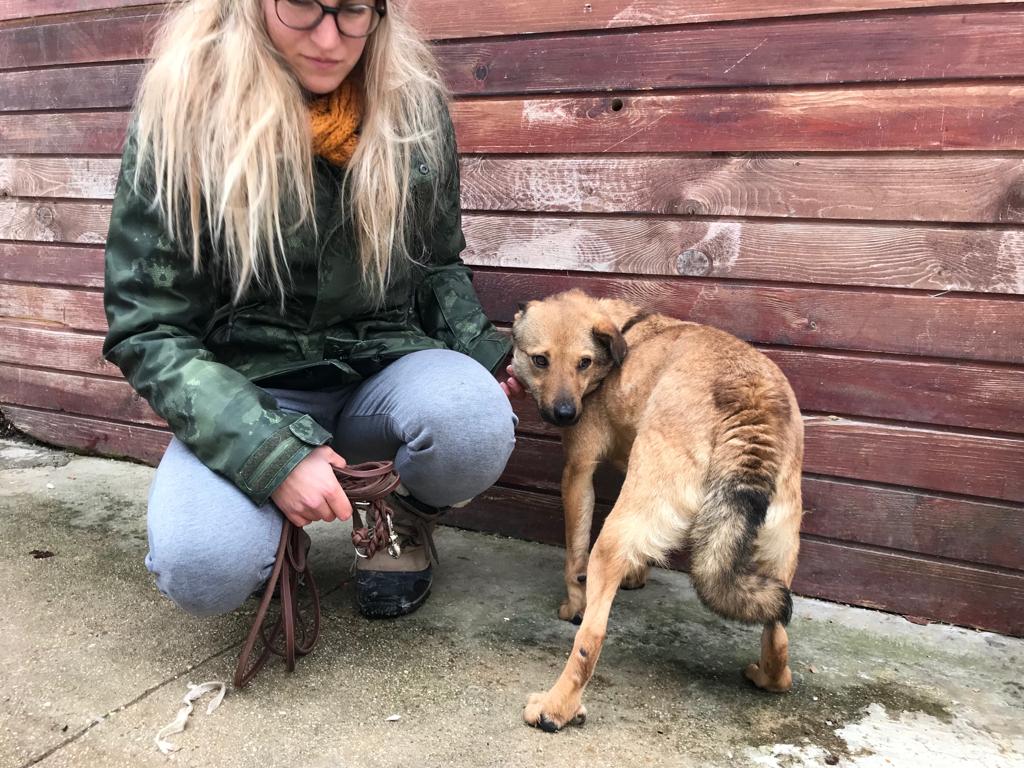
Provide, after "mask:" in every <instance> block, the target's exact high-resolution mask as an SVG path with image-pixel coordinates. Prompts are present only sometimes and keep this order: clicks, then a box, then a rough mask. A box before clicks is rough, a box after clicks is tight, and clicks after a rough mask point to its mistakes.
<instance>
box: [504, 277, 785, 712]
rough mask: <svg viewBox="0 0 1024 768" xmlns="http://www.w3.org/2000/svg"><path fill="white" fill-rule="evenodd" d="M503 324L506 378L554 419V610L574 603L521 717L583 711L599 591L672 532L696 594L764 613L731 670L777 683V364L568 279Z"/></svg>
mask: <svg viewBox="0 0 1024 768" xmlns="http://www.w3.org/2000/svg"><path fill="white" fill-rule="evenodd" d="M624 327H626V330H625V332H624V333H620V330H621V329H623V328H624ZM513 337H514V342H515V353H514V358H513V369H514V371H515V374H516V377H517V378H518V379H519V380H520V381H521V382H523V383H524V384H525V385H526V386H527V387H528V388H529V390H530V392H531V394H532V395H533V397H534V399H535V400H536V401H537V405H538V407H539V408H540V412H541V415H542V417H543V418H545V419H546V420H548V421H551V422H552V423H554V424H556V426H561V427H562V428H563V433H562V435H563V446H564V449H565V470H564V473H563V475H562V498H563V503H564V506H565V534H566V542H565V543H566V560H565V585H566V590H567V592H568V595H567V597H566V600H565V601H564V602H563V603H562V606H561V607H560V608H559V612H558V614H559V616H560V617H561V618H562V619H567V620H574V619H575V620H577V621H579V619H580V617H581V616H582V625H581V626H580V629H579V632H577V634H576V640H575V643H574V645H573V650H572V654H571V655H570V657H569V661H568V663H567V664H566V667H565V670H564V671H563V672H562V675H561V677H560V678H559V679H558V681H557V682H556V684H555V685H554V687H553V688H552V689H551V690H549V691H547V692H545V693H543V694H533V695H532V696H531V697H530V700H529V703H528V704H527V707H526V710H525V711H524V718H525V719H526V721H527V722H528V723H530V724H531V725H538V726H540V727H542V728H544V729H545V730H556V729H558V728H561V727H562V726H564V725H565V724H567V723H570V722H573V721H577V722H578V721H581V720H582V719H583V718H584V717H585V710H584V709H583V706H582V704H581V700H582V695H583V690H584V688H585V687H586V685H587V682H588V681H589V680H590V676H591V675H592V674H593V670H594V666H595V665H596V664H597V659H598V656H599V655H600V652H601V646H602V643H603V642H604V637H605V631H606V628H607V623H608V613H609V611H610V609H611V604H612V600H613V599H614V597H615V593H616V592H617V590H618V589H619V588H620V586H622V587H627V588H629V587H636V586H642V584H643V581H644V579H645V578H646V570H647V566H648V563H651V562H656V563H664V562H665V560H666V559H667V557H668V555H669V553H670V552H672V551H673V550H675V549H678V548H679V547H680V546H682V545H684V544H689V545H690V546H691V548H692V552H693V557H692V565H691V578H692V580H693V582H694V587H695V588H696V590H697V593H698V595H699V596H700V598H701V600H702V601H703V602H704V603H705V605H707V606H708V607H709V608H711V609H712V610H713V611H715V612H716V613H719V614H720V615H723V616H726V617H727V618H733V619H738V620H740V621H746V622H750V623H760V624H763V625H764V632H763V634H762V642H761V657H760V659H759V661H758V662H756V663H753V664H750V665H749V666H748V667H747V669H746V675H747V677H748V678H749V679H750V680H751V681H753V682H754V683H755V684H756V685H757V686H759V687H761V688H764V689H767V690H771V691H785V690H788V689H789V687H790V685H791V682H792V676H791V674H790V671H789V666H788V640H787V637H786V630H785V628H784V624H785V623H786V622H787V621H788V620H789V611H790V610H791V602H790V595H789V589H788V587H789V584H790V582H791V581H792V578H793V573H794V571H795V570H796V561H797V550H798V547H799V530H800V518H801V514H802V507H801V500H800V467H801V463H802V460H803V423H802V421H801V418H800V411H799V407H798V405H797V402H796V397H795V396H794V394H793V391H792V389H791V388H790V386H789V383H788V382H787V381H786V378H785V377H784V376H783V374H782V372H781V371H779V369H778V368H777V367H776V366H775V364H774V363H772V362H771V361H770V360H769V359H768V358H767V357H765V356H764V355H762V354H760V353H759V352H757V351H756V350H755V349H754V348H753V347H751V346H750V345H748V344H746V343H744V342H742V341H740V340H739V339H737V338H736V337H734V336H731V335H729V334H727V333H724V332H722V331H719V330H716V329H714V328H709V327H707V326H703V325H699V324H696V323H687V322H682V321H679V320H675V319H672V318H669V317H666V316H663V315H647V314H645V313H642V312H641V310H640V309H639V308H637V307H635V306H633V305H631V304H629V303H627V302H623V301H617V300H611V299H594V298H592V297H590V296H587V295H586V294H584V293H582V292H581V291H569V292H567V293H563V294H559V295H557V296H553V297H550V298H548V299H546V300H544V301H539V302H530V303H529V304H528V305H526V307H525V308H523V309H522V310H521V311H520V312H519V313H518V314H517V315H516V319H515V323H514V325H513ZM623 355H624V361H623V360H622V357H623ZM586 361H589V365H587V364H586ZM620 361H621V365H619V364H618V362H620ZM538 363H541V365H538ZM544 363H546V364H544ZM574 418H578V420H576V421H574V422H573V423H569V422H571V421H572V420H573V419H574ZM606 460H607V461H611V462H613V463H614V464H616V465H617V466H619V467H620V468H621V469H623V471H625V473H626V476H625V481H624V483H623V486H622V491H621V492H620V494H619V498H618V500H617V501H616V503H615V506H614V508H613V509H612V511H611V514H609V516H608V518H607V520H606V521H605V523H604V527H603V528H602V530H601V535H600V536H599V537H598V539H597V542H596V544H595V545H594V549H593V552H591V553H590V555H589V558H588V554H587V549H588V543H589V541H590V528H591V520H592V517H593V509H594V487H593V475H594V471H595V469H596V468H597V466H598V464H600V463H601V462H602V461H606ZM627 467H628V471H627ZM584 574H585V578H581V577H583V575H584Z"/></svg>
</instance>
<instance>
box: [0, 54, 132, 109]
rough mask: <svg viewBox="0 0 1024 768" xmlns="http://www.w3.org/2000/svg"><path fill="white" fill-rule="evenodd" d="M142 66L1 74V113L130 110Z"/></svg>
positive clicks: (93, 67)
mask: <svg viewBox="0 0 1024 768" xmlns="http://www.w3.org/2000/svg"><path fill="white" fill-rule="evenodd" d="M142 70H143V65H142V64H113V65H104V66H87V67H75V68H74V69H36V70H29V71H27V72H0V92H2V93H3V94H4V98H3V101H0V112H29V111H33V110H37V111H42V110H48V109H51V110H56V109H61V110H67V109H102V108H110V107H130V106H131V105H132V102H133V100H134V98H135V91H136V88H137V87H138V84H139V77H140V75H141V74H142Z"/></svg>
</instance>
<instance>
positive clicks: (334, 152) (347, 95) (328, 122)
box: [309, 78, 363, 165]
mask: <svg viewBox="0 0 1024 768" xmlns="http://www.w3.org/2000/svg"><path fill="white" fill-rule="evenodd" d="M362 118H363V95H362V93H361V91H360V88H359V87H358V86H357V85H356V84H355V83H353V82H352V78H348V79H346V80H345V81H344V82H342V84H341V85H339V86H338V87H337V88H336V89H335V90H334V91H332V92H331V93H329V94H327V95H326V96H321V97H319V98H316V99H313V100H312V101H311V102H310V103H309V119H310V124H311V126H312V128H313V154H314V155H320V156H321V157H324V158H326V159H327V160H328V161H330V162H331V163H333V164H334V165H345V164H347V163H348V161H349V160H351V159H352V153H353V152H355V151H356V144H358V143H359V134H357V133H356V130H357V129H358V128H359V122H360V120H362Z"/></svg>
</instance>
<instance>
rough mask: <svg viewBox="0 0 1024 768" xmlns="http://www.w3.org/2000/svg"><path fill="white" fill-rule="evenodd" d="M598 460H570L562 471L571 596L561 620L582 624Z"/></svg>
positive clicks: (561, 610)
mask: <svg viewBox="0 0 1024 768" xmlns="http://www.w3.org/2000/svg"><path fill="white" fill-rule="evenodd" d="M596 468H597V461H596V460H591V459H586V460H580V459H578V458H574V457H573V456H572V455H571V454H570V455H569V456H568V457H567V461H566V464H565V470H564V471H563V472H562V505H563V507H564V509H565V589H566V593H567V596H566V598H565V601H564V602H563V603H562V605H561V606H560V607H559V609H558V618H560V619H563V620H565V621H571V622H572V623H573V624H579V623H580V622H581V621H582V620H583V611H584V609H585V608H586V607H587V589H586V581H587V555H588V553H589V551H590V526H591V523H592V521H593V518H594V471H595V469H596Z"/></svg>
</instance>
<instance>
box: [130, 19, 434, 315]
mask: <svg viewBox="0 0 1024 768" xmlns="http://www.w3.org/2000/svg"><path fill="white" fill-rule="evenodd" d="M352 76H357V77H359V80H360V82H361V83H362V84H363V93H364V105H365V106H364V114H363V122H362V129H361V132H360V137H359V144H358V148H357V149H356V152H355V154H354V155H353V157H352V159H351V161H350V162H349V165H348V170H349V184H348V187H347V188H348V195H347V199H344V200H342V205H343V207H344V206H349V207H350V208H351V211H352V216H353V220H354V222H355V233H356V242H357V245H358V250H359V260H360V264H361V268H362V274H363V279H364V282H365V284H366V286H367V287H368V289H369V290H370V292H371V295H372V298H373V299H374V300H375V301H378V302H379V301H381V300H382V299H383V296H384V291H385V288H386V286H387V284H388V280H389V276H390V275H391V273H392V271H393V270H395V269H396V268H397V267H399V266H401V265H403V264H405V263H407V262H408V261H409V260H412V259H415V257H416V256H417V255H418V254H415V253H414V252H413V248H412V243H413V231H412V230H413V228H414V223H415V222H414V217H413V215H412V210H411V208H412V193H411V188H410V182H409V175H410V167H411V166H412V163H413V158H414V157H417V158H421V160H422V162H425V163H427V164H428V165H429V166H430V167H433V168H436V169H438V173H437V174H435V177H434V182H435V189H434V193H435V194H436V192H437V189H436V185H437V179H438V178H440V177H442V176H443V174H445V173H446V172H451V171H452V169H450V168H448V169H446V168H445V165H446V164H447V163H448V158H449V155H450V148H449V147H447V146H446V136H447V131H445V130H444V129H443V125H444V122H443V121H444V120H446V119H447V118H446V116H445V115H446V113H445V106H444V105H445V96H446V94H445V89H444V86H443V84H442V82H441V79H440V76H439V75H438V71H437V66H436V63H435V61H434V58H433V55H432V54H431V52H430V50H429V49H428V47H427V46H426V44H424V43H423V42H422V41H421V40H420V39H419V38H418V36H417V35H416V34H415V32H413V30H412V29H411V27H409V25H408V24H407V23H406V22H404V21H403V19H402V18H401V14H400V12H399V13H396V12H395V10H394V8H393V4H392V5H390V6H389V8H388V13H387V15H386V16H384V17H383V18H382V19H381V21H380V24H379V25H378V27H377V29H376V30H375V31H374V32H373V34H372V35H371V36H370V37H369V39H368V40H367V43H366V47H365V49H364V51H363V55H362V57H361V59H360V62H359V64H357V67H356V70H355V71H354V72H353V74H352V75H350V77H352ZM305 98H306V97H305V95H304V93H303V89H302V86H301V85H300V84H299V82H298V80H297V79H296V78H295V77H294V76H293V75H292V73H291V71H290V69H289V68H288V66H287V64H286V63H285V61H284V59H283V58H282V57H281V56H280V54H279V53H278V52H277V50H276V49H275V48H274V45H273V43H272V42H271V41H270V37H269V36H268V34H267V31H266V22H265V19H264V15H263V7H262V3H261V2H260V0H191V2H188V3H185V4H184V5H182V6H180V7H178V8H175V9H172V10H171V11H170V12H169V14H168V16H167V17H166V19H165V21H164V23H163V24H162V25H161V30H160V32H159V33H158V36H157V39H156V41H155V44H154V47H153V60H152V63H151V64H150V66H149V69H148V71H147V72H146V75H145V77H144V78H143V81H142V84H141V87H140V92H139V97H138V99H137V101H136V106H135V115H134V118H135V123H136V141H137V157H138V162H137V165H136V170H135V179H134V181H135V184H136V186H137V187H138V185H139V183H140V182H141V181H142V180H143V179H146V180H147V181H148V182H149V183H151V184H152V185H153V203H154V205H155V206H156V207H157V208H159V210H160V211H161V212H162V214H163V217H164V219H165V223H166V225H167V228H168V231H169V233H170V234H171V235H172V236H173V237H174V238H175V239H176V240H177V241H178V242H179V243H180V244H182V245H183V247H188V248H189V249H190V251H191V254H192V263H193V267H194V268H195V269H196V270H199V269H201V268H202V267H203V263H202V261H203V257H202V250H203V249H202V244H203V238H204V236H206V237H209V240H210V241H211V242H212V243H213V244H214V247H215V249H216V252H217V255H218V256H219V258H220V260H221V265H220V266H221V268H222V269H224V270H225V272H226V273H227V275H228V276H229V278H230V280H231V282H232V285H233V286H234V295H233V301H235V302H237V301H238V300H239V299H240V298H241V297H242V296H244V295H245V294H246V292H247V291H248V290H249V289H250V288H252V287H257V288H259V289H262V290H268V289H269V290H273V289H276V290H277V291H278V292H279V293H280V296H281V301H282V304H283V301H284V296H285V292H286V284H287V278H288V267H287V263H286V261H285V259H284V258H283V256H284V253H285V239H286V237H287V235H288V233H289V232H291V231H293V230H294V229H296V228H298V227H300V226H302V225H304V224H307V223H310V222H311V221H312V218H313V217H312V216H311V212H312V211H313V210H314V184H313V155H312V148H311V147H312V145H311V141H312V137H311V134H310V126H309V116H308V111H307V106H306V100H305ZM343 213H344V212H343V211H339V214H343ZM204 219H205V221H204ZM204 227H205V228H206V229H207V230H208V231H207V232H206V233H205V235H204Z"/></svg>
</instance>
